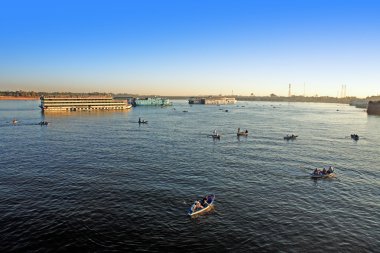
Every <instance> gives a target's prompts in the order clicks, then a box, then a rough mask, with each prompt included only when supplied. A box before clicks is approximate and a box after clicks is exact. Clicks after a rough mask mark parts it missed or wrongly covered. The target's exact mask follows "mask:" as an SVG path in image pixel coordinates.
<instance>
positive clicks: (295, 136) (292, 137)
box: [284, 134, 298, 140]
mask: <svg viewBox="0 0 380 253" xmlns="http://www.w3.org/2000/svg"><path fill="white" fill-rule="evenodd" d="M297 137H298V135H294V134H292V135H286V136H285V137H284V140H295V139H296V138H297Z"/></svg>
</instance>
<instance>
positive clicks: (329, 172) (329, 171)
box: [327, 166, 334, 174]
mask: <svg viewBox="0 0 380 253" xmlns="http://www.w3.org/2000/svg"><path fill="white" fill-rule="evenodd" d="M333 172H334V170H333V168H332V167H331V166H330V167H329V169H328V170H327V174H331V173H333Z"/></svg>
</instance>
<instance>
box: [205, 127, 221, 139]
mask: <svg viewBox="0 0 380 253" xmlns="http://www.w3.org/2000/svg"><path fill="white" fill-rule="evenodd" d="M208 136H209V137H212V138H213V139H218V140H220V134H218V132H217V131H216V129H215V130H214V131H213V132H212V134H210V135H208Z"/></svg>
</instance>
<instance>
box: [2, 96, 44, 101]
mask: <svg viewBox="0 0 380 253" xmlns="http://www.w3.org/2000/svg"><path fill="white" fill-rule="evenodd" d="M39 99H40V98H39V97H13V96H0V100H39Z"/></svg>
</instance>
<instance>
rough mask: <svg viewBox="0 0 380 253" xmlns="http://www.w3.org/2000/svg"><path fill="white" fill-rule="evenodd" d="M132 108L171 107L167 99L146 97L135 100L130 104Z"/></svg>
mask: <svg viewBox="0 0 380 253" xmlns="http://www.w3.org/2000/svg"><path fill="white" fill-rule="evenodd" d="M132 105H133V106H142V105H150V106H152V105H153V106H157V105H158V106H168V105H173V104H172V102H170V100H169V99H167V98H160V97H148V98H135V99H134V100H133V102H132Z"/></svg>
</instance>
